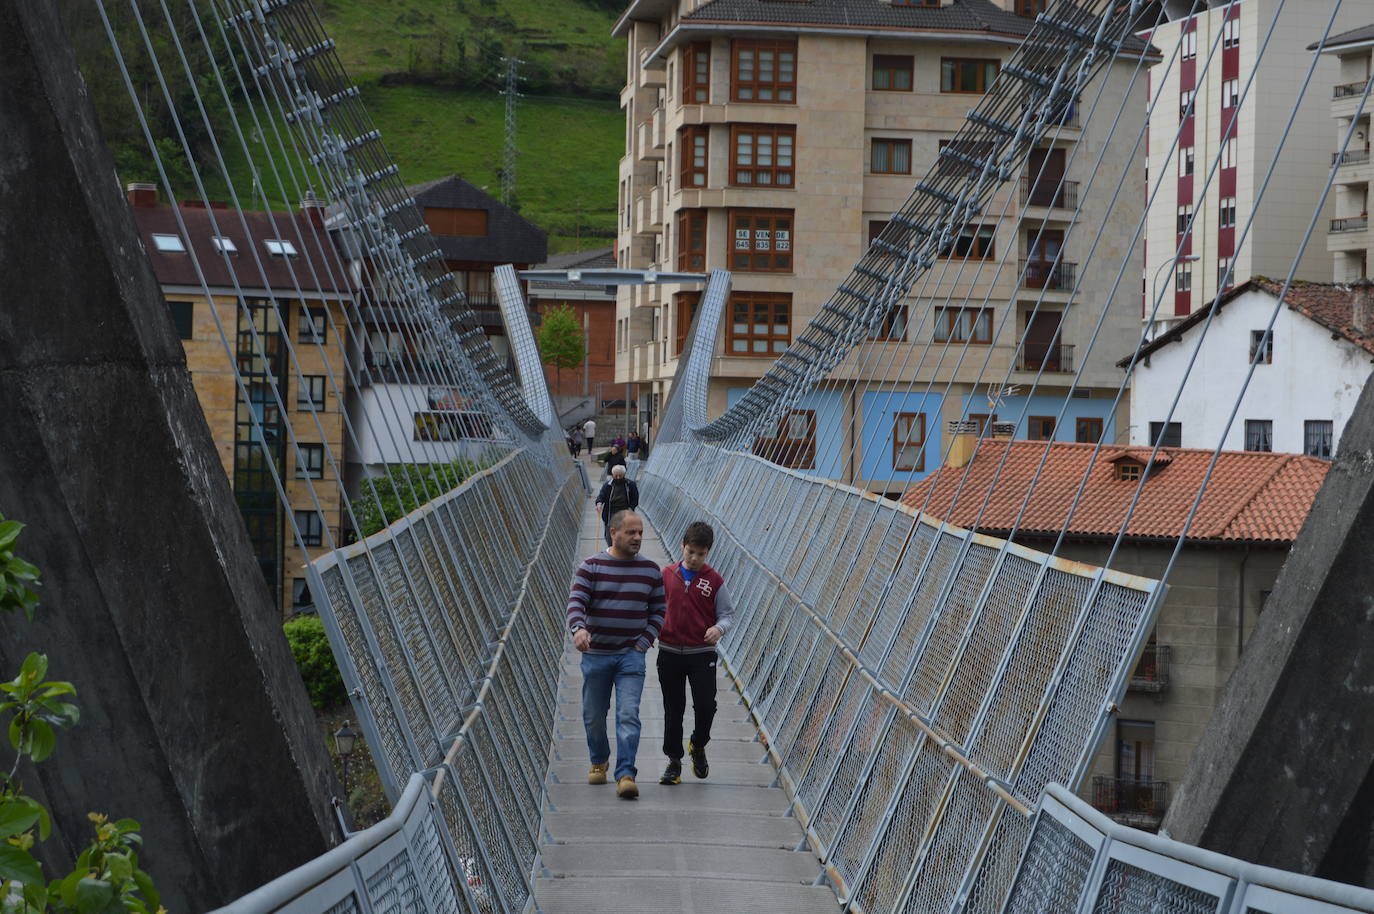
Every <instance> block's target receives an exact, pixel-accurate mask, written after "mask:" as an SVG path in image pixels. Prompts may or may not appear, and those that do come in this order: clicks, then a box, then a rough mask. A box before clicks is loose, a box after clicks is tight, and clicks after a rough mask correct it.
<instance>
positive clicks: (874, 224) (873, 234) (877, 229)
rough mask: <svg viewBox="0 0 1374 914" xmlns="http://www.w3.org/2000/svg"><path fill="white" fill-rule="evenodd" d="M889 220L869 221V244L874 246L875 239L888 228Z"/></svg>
mask: <svg viewBox="0 0 1374 914" xmlns="http://www.w3.org/2000/svg"><path fill="white" fill-rule="evenodd" d="M890 221H891V220H889V219H870V220H868V243H869V244H870V245H872V244H873V239H875V238H877V237H878V236H879V235H881V234H882V233H883V232H884V231H885V230H886V229H887V226H888V223H889V222H890Z"/></svg>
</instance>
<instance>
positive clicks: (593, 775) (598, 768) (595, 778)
mask: <svg viewBox="0 0 1374 914" xmlns="http://www.w3.org/2000/svg"><path fill="white" fill-rule="evenodd" d="M609 767H611V763H610V762H602V763H601V764H600V765H593V766H592V770H591V771H588V772H587V783H588V784H604V783H606V769H607V768H609Z"/></svg>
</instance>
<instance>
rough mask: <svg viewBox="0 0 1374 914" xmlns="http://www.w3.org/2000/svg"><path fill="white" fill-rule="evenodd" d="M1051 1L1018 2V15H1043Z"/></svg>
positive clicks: (1032, 0) (1028, 0) (1018, 0)
mask: <svg viewBox="0 0 1374 914" xmlns="http://www.w3.org/2000/svg"><path fill="white" fill-rule="evenodd" d="M1049 5H1050V4H1049V0H1016V13H1017V15H1019V16H1034V15H1036V14H1037V13H1043V12H1044V11H1045V8H1046V7H1048V6H1049Z"/></svg>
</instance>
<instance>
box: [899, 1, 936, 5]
mask: <svg viewBox="0 0 1374 914" xmlns="http://www.w3.org/2000/svg"><path fill="white" fill-rule="evenodd" d="M892 5H893V6H939V5H940V0H892Z"/></svg>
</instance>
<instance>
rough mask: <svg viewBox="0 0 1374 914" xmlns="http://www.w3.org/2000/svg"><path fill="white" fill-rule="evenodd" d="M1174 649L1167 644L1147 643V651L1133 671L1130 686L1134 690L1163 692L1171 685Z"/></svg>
mask: <svg viewBox="0 0 1374 914" xmlns="http://www.w3.org/2000/svg"><path fill="white" fill-rule="evenodd" d="M1171 654H1172V651H1171V650H1170V648H1169V645H1167V644H1147V645H1145V653H1143V654H1141V655H1140V662H1139V663H1137V664H1136V665H1135V672H1133V673H1131V681H1130V685H1129V688H1130V689H1131V691H1133V692H1163V691H1164V690H1165V689H1167V688H1168V687H1169V659H1170V655H1171Z"/></svg>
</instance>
